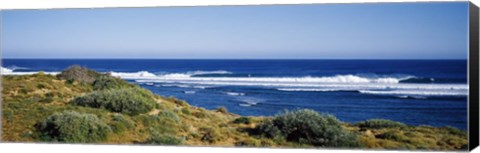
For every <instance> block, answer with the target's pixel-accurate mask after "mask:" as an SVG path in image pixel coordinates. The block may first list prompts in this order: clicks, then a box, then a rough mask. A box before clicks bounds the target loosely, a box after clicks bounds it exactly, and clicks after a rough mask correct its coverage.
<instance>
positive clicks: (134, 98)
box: [70, 88, 157, 115]
mask: <svg viewBox="0 0 480 153" xmlns="http://www.w3.org/2000/svg"><path fill="white" fill-rule="evenodd" d="M70 103H71V104H73V105H78V106H86V107H93V108H104V109H107V110H109V111H112V112H118V113H125V114H128V115H138V114H142V113H147V112H149V111H151V110H152V109H153V108H154V107H155V105H157V103H156V102H155V100H154V99H153V95H152V94H151V93H150V92H149V91H147V90H144V89H140V88H120V89H109V90H101V91H94V92H92V93H89V94H87V95H84V96H81V97H77V98H75V99H73V100H72V101H71V102H70Z"/></svg>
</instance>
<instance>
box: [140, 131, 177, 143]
mask: <svg viewBox="0 0 480 153" xmlns="http://www.w3.org/2000/svg"><path fill="white" fill-rule="evenodd" d="M183 141H184V140H183V139H181V138H178V137H176V136H174V135H171V134H158V133H156V134H152V135H151V136H150V137H149V138H148V139H147V141H146V142H145V144H160V145H179V144H182V143H183Z"/></svg>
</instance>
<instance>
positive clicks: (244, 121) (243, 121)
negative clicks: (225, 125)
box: [233, 116, 252, 124]
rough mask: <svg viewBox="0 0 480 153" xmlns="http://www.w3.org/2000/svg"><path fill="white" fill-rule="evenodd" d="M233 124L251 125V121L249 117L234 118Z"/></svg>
mask: <svg viewBox="0 0 480 153" xmlns="http://www.w3.org/2000/svg"><path fill="white" fill-rule="evenodd" d="M233 123H235V124H250V123H252V121H251V119H250V118H249V117H244V116H242V117H239V118H236V119H235V120H233Z"/></svg>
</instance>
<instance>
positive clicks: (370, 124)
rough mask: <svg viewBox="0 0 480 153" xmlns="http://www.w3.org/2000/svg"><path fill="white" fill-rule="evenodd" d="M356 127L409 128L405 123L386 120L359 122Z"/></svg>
mask: <svg viewBox="0 0 480 153" xmlns="http://www.w3.org/2000/svg"><path fill="white" fill-rule="evenodd" d="M355 125H356V126H358V127H360V128H372V129H381V128H404V127H406V126H407V125H405V124H403V123H400V122H395V121H390V120H384V119H370V120H366V121H362V122H358V123H356V124H355Z"/></svg>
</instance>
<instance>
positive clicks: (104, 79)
mask: <svg viewBox="0 0 480 153" xmlns="http://www.w3.org/2000/svg"><path fill="white" fill-rule="evenodd" d="M131 86H133V85H130V84H129V83H128V82H127V81H125V80H122V79H120V78H116V77H112V76H107V75H104V76H100V77H99V78H97V79H96V80H95V81H94V82H93V90H106V89H119V88H127V87H131Z"/></svg>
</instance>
